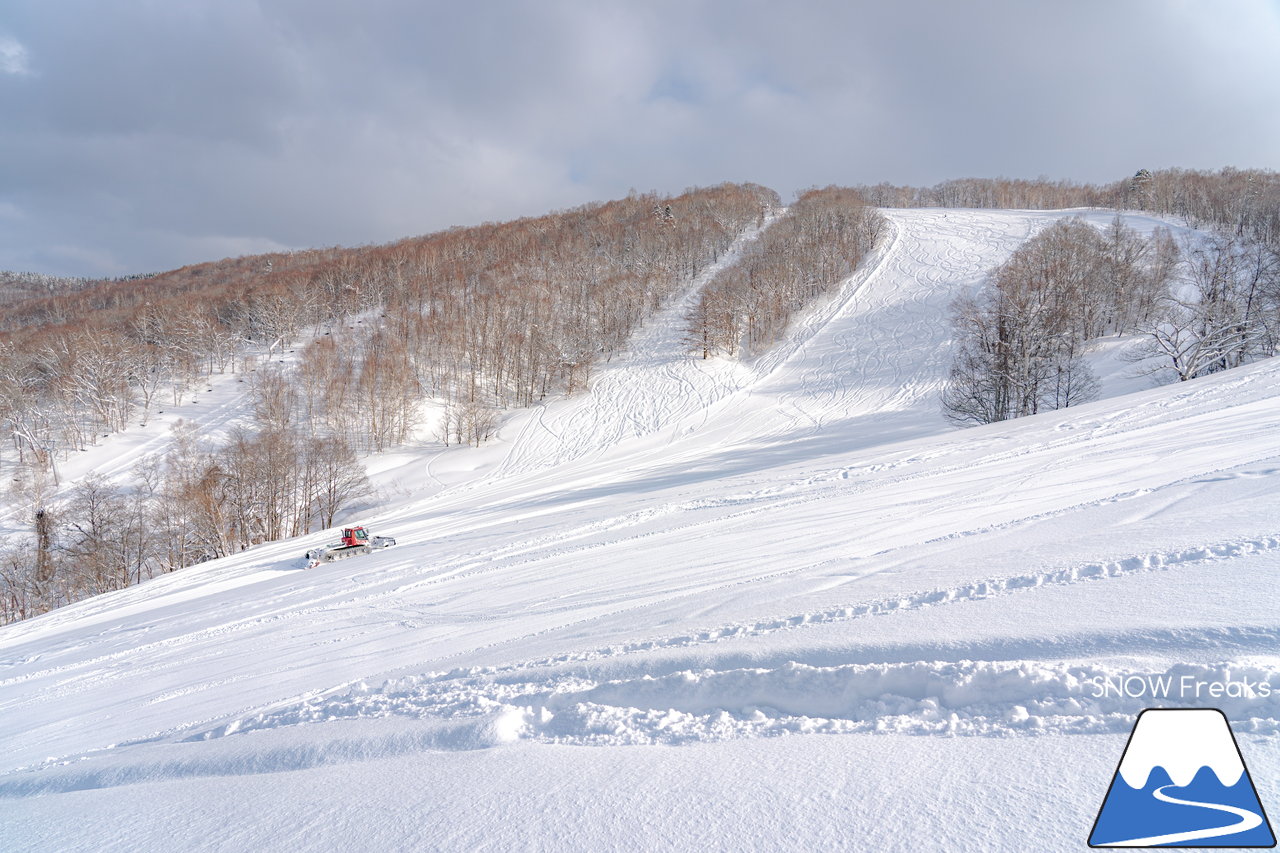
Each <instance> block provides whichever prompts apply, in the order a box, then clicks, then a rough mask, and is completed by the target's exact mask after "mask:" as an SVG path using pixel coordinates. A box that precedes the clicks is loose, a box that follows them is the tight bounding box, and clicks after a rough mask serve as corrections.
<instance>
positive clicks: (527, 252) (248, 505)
mask: <svg viewBox="0 0 1280 853" xmlns="http://www.w3.org/2000/svg"><path fill="white" fill-rule="evenodd" d="M777 204H778V199H777V195H776V194H775V193H774V192H772V191H771V190H767V189H764V188H762V187H758V186H754V185H749V184H748V185H732V184H723V185H720V186H717V187H712V188H709V189H694V190H690V191H688V192H686V193H684V194H682V195H679V196H675V197H669V198H668V197H659V196H656V195H639V194H634V195H632V196H629V197H627V198H625V199H620V200H617V201H613V202H607V203H603V204H593V205H587V206H584V207H581V208H577V209H574V210H570V211H565V212H560V213H554V214H549V215H547V216H544V217H538V218H531V219H522V220H517V221H514V222H509V223H503V224H494V225H484V226H480V227H476V228H465V229H454V230H451V231H447V232H442V233H439V234H433V235H428V236H426V237H421V238H413V239H409V240H403V241H400V242H398V243H394V244H391V245H387V246H379V247H371V248H363V249H330V250H315V251H308V252H298V253H293V254H285V255H268V256H258V257H253V258H240V259H235V260H229V261H224V262H220V263H214V264H204V265H199V266H196V267H189V268H183V269H181V270H176V271H174V272H172V273H166V274H162V275H157V276H153V277H149V278H147V279H146V280H132V281H112V282H101V283H97V284H93V285H91V286H88V287H86V288H85V289H83V290H78V291H73V292H66V291H60V292H58V293H57V294H54V295H48V296H41V297H38V298H33V299H28V300H25V301H23V302H19V303H18V304H16V305H15V306H14V307H13V309H12V311H10V312H9V314H8V316H9V321H8V330H7V331H6V332H5V333H4V334H3V336H0V419H2V422H3V429H4V431H5V433H6V438H7V441H6V444H8V446H9V447H10V448H11V449H10V455H9V458H8V459H7V462H8V465H9V467H10V470H12V471H13V472H14V476H13V483H14V488H13V489H12V490H11V495H10V499H11V500H12V501H13V503H14V504H15V505H16V506H17V507H18V508H19V511H20V512H21V513H23V514H24V515H25V516H26V518H27V519H28V522H29V523H30V524H31V526H32V527H31V530H32V534H33V535H32V536H31V537H30V538H29V539H28V540H27V541H23V542H19V543H16V544H13V545H10V546H9V547H7V548H6V550H5V551H3V552H2V554H0V556H2V557H3V567H4V568H3V574H2V575H0V577H2V578H3V580H4V585H5V591H4V600H5V611H4V615H5V618H14V617H15V616H22V615H26V614H29V613H31V612H37V611H39V610H42V609H46V608H48V607H50V606H55V605H57V604H59V603H62V602H65V601H69V600H74V599H75V598H78V597H81V596H83V595H86V594H93V593H98V592H103V591H106V590H109V589H116V588H119V587H122V586H126V585H128V584H130V583H134V582H137V581H139V580H141V579H143V578H145V577H148V576H151V575H153V574H155V573H157V572H164V571H172V570H173V569H176V568H179V567H181V566H184V565H189V564H191V563H192V562H196V561H199V560H204V559H209V558H212V557H217V556H222V555H225V554H228V553H231V552H233V551H236V550H239V549H241V548H243V547H245V546H247V545H250V544H254V543H257V542H262V541H267V540H271V539H276V538H279V537H281V536H292V535H297V534H299V533H304V532H307V531H309V530H311V529H313V528H314V527H316V526H317V525H318V526H321V527H325V526H329V525H331V524H332V523H333V520H334V517H335V514H336V513H337V512H338V511H339V510H340V509H341V507H342V506H344V505H346V504H347V503H349V502H350V501H351V500H353V499H356V498H358V497H360V496H363V495H365V494H366V493H367V492H368V486H367V483H366V481H365V478H364V474H363V470H362V466H361V465H360V464H359V461H358V458H357V457H358V455H359V454H364V453H368V452H373V451H378V450H382V449H385V448H388V447H391V446H395V445H396V444H398V443H400V442H402V441H404V440H405V438H406V437H407V436H408V434H409V432H410V430H412V429H413V428H414V427H415V426H417V424H418V416H419V413H420V407H421V406H422V404H423V403H424V402H426V401H432V402H433V403H434V404H436V405H437V406H439V407H442V408H443V411H444V417H443V419H442V422H441V425H440V427H439V438H440V439H441V440H442V441H444V442H446V443H448V442H471V443H478V442H480V441H482V440H483V439H484V438H485V437H486V436H487V435H488V433H489V432H490V431H491V430H492V428H493V426H494V424H495V418H496V416H497V413H498V412H499V411H500V410H502V409H505V408H510V407H513V406H525V405H529V404H530V403H532V402H534V401H536V400H539V399H541V398H542V397H544V396H545V395H547V394H548V393H550V392H552V391H564V392H567V393H573V392H574V391H576V390H577V389H579V388H581V387H583V386H585V384H586V383H587V381H588V379H589V376H590V373H591V369H592V365H593V364H595V363H596V362H598V361H599V360H601V359H607V358H608V357H609V356H610V354H612V353H613V352H615V351H616V350H617V348H618V347H619V346H621V345H622V344H623V343H624V342H625V341H626V339H627V336H628V335H629V333H630V331H631V330H632V329H633V328H634V327H635V325H636V324H637V323H638V322H640V321H641V320H642V319H643V318H645V317H646V316H648V315H649V313H651V312H652V311H653V310H654V309H655V308H657V307H658V306H659V305H660V304H661V303H662V302H663V300H664V299H665V298H666V297H667V296H668V295H669V294H670V293H672V292H673V291H674V290H675V289H676V288H678V287H679V286H681V284H682V283H685V282H688V281H690V280H692V279H693V278H694V277H696V276H697V275H698V274H699V272H700V271H701V270H702V269H703V268H705V267H706V266H708V265H710V264H712V263H714V262H715V261H716V259H717V258H718V257H719V255H720V254H721V253H723V252H724V251H725V250H726V249H727V248H728V247H729V245H730V244H731V243H732V242H733V241H734V239H735V238H736V237H737V235H738V234H739V233H741V232H742V230H743V229H745V228H747V227H750V226H756V225H758V224H759V223H760V222H761V221H762V220H763V217H765V216H766V215H767V214H768V213H769V212H770V211H771V210H772V209H773V208H774V207H776V206H777ZM299 343H301V344H304V346H302V348H301V349H300V350H299V351H298V352H297V353H296V357H295V358H294V359H293V360H292V365H291V366H286V367H281V366H279V365H277V364H271V363H267V362H265V361H264V362H263V363H262V364H261V365H258V364H256V363H255V360H254V359H253V358H252V357H251V353H254V352H257V353H262V352H265V353H268V354H270V353H272V352H276V351H279V350H282V349H284V348H287V347H291V346H294V345H295V344H299ZM237 370H239V371H242V372H243V373H244V374H245V375H246V376H248V377H250V380H249V381H250V384H251V392H252V398H253V401H254V405H253V408H254V424H253V426H252V427H251V428H243V429H239V430H237V431H236V432H235V433H234V434H233V435H232V436H231V439H230V441H229V442H228V443H227V444H226V445H225V446H222V447H217V448H209V447H203V446H200V445H199V444H198V443H197V442H195V441H194V440H193V438H192V436H190V435H189V434H183V433H181V432H179V434H177V435H176V436H175V440H174V444H173V452H172V453H170V455H169V458H168V459H166V460H165V461H164V462H163V464H161V465H158V466H153V467H152V468H151V469H150V470H147V471H140V472H137V480H138V483H137V485H136V487H134V488H129V489H125V488H122V487H121V486H120V484H118V483H109V482H106V481H102V480H100V479H97V478H92V477H91V478H89V479H87V480H85V481H84V482H81V483H78V484H76V485H75V487H74V488H73V489H72V490H71V492H70V494H65V490H60V489H59V486H60V484H59V483H58V481H57V467H56V461H57V458H58V457H59V456H60V455H62V454H66V453H68V452H71V451H74V450H75V449H77V448H83V447H85V446H87V445H90V444H93V443H96V442H97V441H99V440H100V439H101V438H102V437H104V436H109V435H110V434H111V433H113V432H117V431H121V430H124V429H126V428H128V427H129V425H130V424H133V423H137V422H142V423H145V422H146V419H147V417H148V415H149V413H150V412H152V411H154V410H155V409H157V408H158V407H161V406H163V405H164V404H165V401H166V400H169V401H171V402H172V403H175V404H176V403H177V402H178V401H180V400H181V399H182V398H183V395H185V394H187V393H189V392H190V391H191V390H192V389H193V388H195V387H196V385H197V384H198V383H200V382H202V381H204V379H205V377H207V376H209V375H210V374H213V373H215V372H223V371H237Z"/></svg>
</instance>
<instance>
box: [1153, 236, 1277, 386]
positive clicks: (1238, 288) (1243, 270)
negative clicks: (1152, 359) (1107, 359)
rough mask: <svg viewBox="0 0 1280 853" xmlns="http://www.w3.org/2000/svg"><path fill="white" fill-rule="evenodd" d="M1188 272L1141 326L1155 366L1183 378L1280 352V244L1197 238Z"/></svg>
mask: <svg viewBox="0 0 1280 853" xmlns="http://www.w3.org/2000/svg"><path fill="white" fill-rule="evenodd" d="M1184 255H1185V258H1186V265H1185V269H1186V273H1185V276H1184V277H1183V279H1182V280H1181V281H1180V282H1179V286H1178V287H1176V288H1175V289H1174V290H1173V291H1172V292H1170V293H1167V294H1165V295H1164V296H1163V297H1162V298H1161V299H1160V301H1159V305H1158V306H1157V310H1156V311H1155V312H1154V313H1153V316H1152V317H1151V319H1150V320H1149V322H1147V323H1145V324H1143V325H1142V327H1141V328H1142V331H1144V332H1145V333H1146V335H1147V345H1146V347H1145V348H1143V349H1140V350H1139V351H1138V352H1137V353H1136V355H1135V357H1136V358H1144V357H1147V356H1152V355H1155V356H1159V357H1160V358H1159V360H1158V361H1157V362H1156V365H1157V367H1156V369H1157V370H1161V371H1170V372H1172V373H1173V374H1174V375H1176V377H1177V378H1178V379H1179V380H1182V381H1185V380H1187V379H1194V378H1195V377H1197V376H1203V375H1205V374H1208V373H1214V372H1216V371H1219V370H1227V369H1228V368H1232V367H1238V366H1240V365H1241V364H1244V363H1246V362H1249V361H1253V360H1255V359H1259V358H1270V357H1272V356H1274V355H1275V354H1276V353H1277V351H1278V350H1280V250H1278V249H1277V248H1276V247H1274V246H1270V245H1266V244H1264V243H1261V242H1258V241H1256V240H1250V239H1248V238H1244V237H1228V236H1222V235H1219V236H1215V237H1210V238H1196V239H1195V240H1192V241H1189V242H1188V244H1187V246H1186V247H1185V249H1184Z"/></svg>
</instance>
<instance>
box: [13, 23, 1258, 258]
mask: <svg viewBox="0 0 1280 853" xmlns="http://www.w3.org/2000/svg"><path fill="white" fill-rule="evenodd" d="M1225 165H1234V166H1240V167H1263V168H1270V169H1280V0H1238V2H1237V0H1198V1H1197V2H1191V1H1190V0H1150V2H1145V0H1144V2H1137V0H1135V1H1134V2H1129V0H1071V2H1066V0H1044V2H1036V0H1004V2H968V0H937V2H902V0H880V2H874V3H873V2H859V1H858V0H843V2H778V0H769V2H743V1H737V2H689V0H686V2H671V3H664V2H644V0H629V2H619V3H612V2H602V0H590V2H555V0H536V2H534V1H533V0H531V2H523V3H514V2H510V3H508V2H475V3H467V2H457V0H452V2H440V3H433V2H421V0H403V2H395V1H394V0H393V1H392V2H379V0H369V2H355V0H351V2H337V0H258V2H253V0H113V2H110V3H104V2H100V0H59V2H49V0H0V269H21V270H34V271H39V272H50V273H58V274H72V275H120V274H128V273H135V272H147V271H154V270H160V269H167V268H171V267H174V266H179V265H181V264H184V263H191V262H196V261H201V260H213V259H217V258H222V257H227V256H231V255H240V254H246V253H253V252H260V251H268V250H273V249H281V248H294V247H306V246H318V245H334V244H342V245H352V244H360V243H370V242H383V241H387V240H391V239H395V238H398V237H403V236H408V235H412V234H422V233H426V232H429V231H434V230H438V229H441V228H446V227H448V226H450V225H467V224H474V223H477V222H482V221H485V220H499V219H508V218H513V217H516V216H522V215H528V214H540V213H545V212H547V211H550V210H553V209H557V208H563V207H569V206H572V205H576V204H580V203H583V202H587V201H594V200H603V199H607V198H613V197H617V196H621V195H624V194H626V192H627V191H628V190H629V189H631V188H635V189H639V190H642V191H644V190H650V189H653V190H658V191H660V192H678V191H680V190H682V189H684V188H685V187H688V186H692V185H707V184H714V183H718V182H720V181H725V180H730V181H754V182H757V183H762V184H765V185H767V186H770V187H773V188H774V189H776V190H778V191H779V192H780V193H781V194H782V195H783V197H784V198H789V197H790V196H791V194H792V193H793V192H794V191H795V190H796V189H799V188H802V187H806V186H811V185H826V184H833V183H834V184H853V183H876V182H879V181H884V180H887V181H891V182H894V183H912V184H932V183H936V182H937V181H940V180H943V179H946V178H955V177H966V176H996V175H1007V176H1015V177H1035V176H1038V175H1047V176H1050V177H1054V178H1071V179H1075V180H1081V181H1108V180H1113V179H1115V178H1118V177H1121V176H1125V175H1130V174H1132V173H1133V172H1134V171H1136V170H1137V169H1139V168H1142V167H1147V168H1160V167H1166V166H1183V167H1187V168H1218V167H1221V166H1225Z"/></svg>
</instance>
